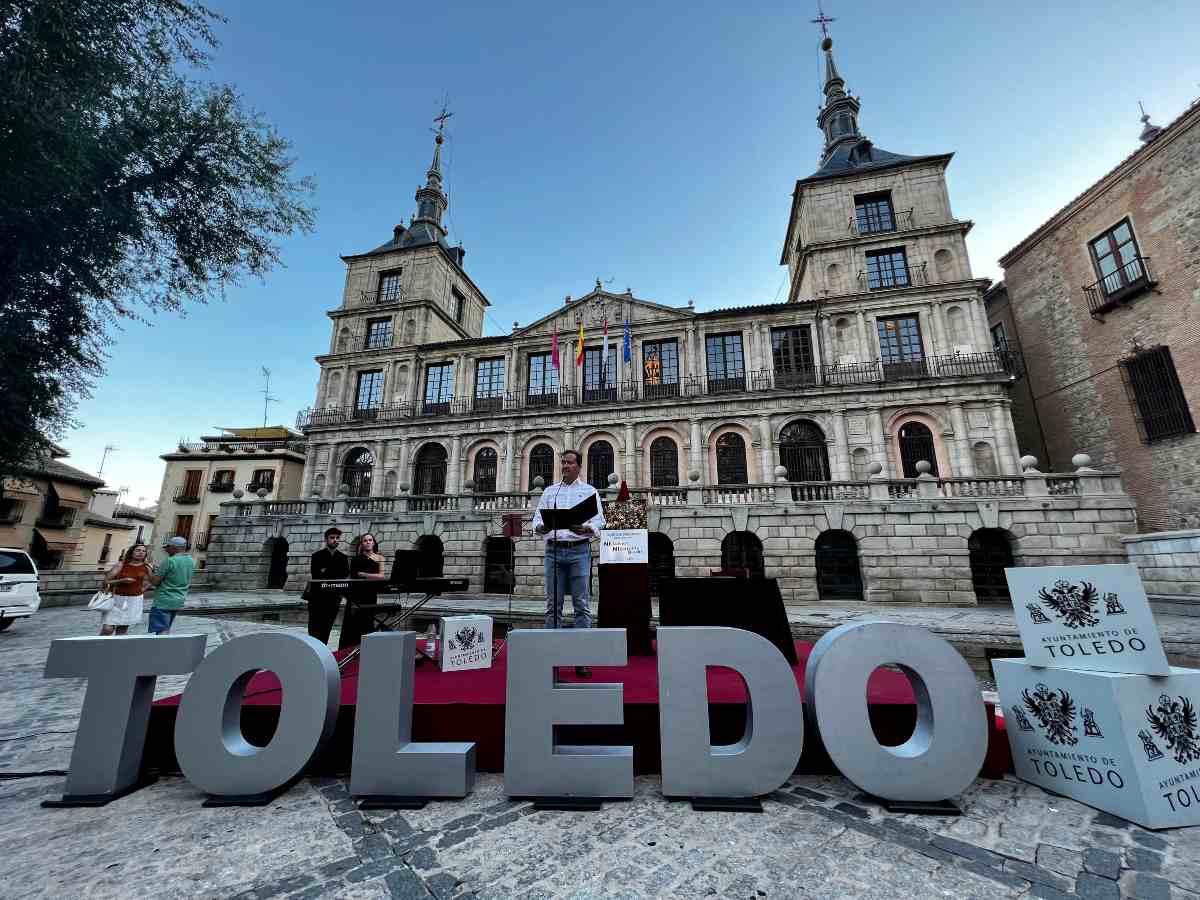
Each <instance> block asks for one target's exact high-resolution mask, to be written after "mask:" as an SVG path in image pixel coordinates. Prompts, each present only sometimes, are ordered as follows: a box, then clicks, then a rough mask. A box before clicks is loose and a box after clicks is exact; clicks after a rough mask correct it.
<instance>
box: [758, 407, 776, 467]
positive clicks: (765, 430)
mask: <svg viewBox="0 0 1200 900" xmlns="http://www.w3.org/2000/svg"><path fill="white" fill-rule="evenodd" d="M758 442H759V444H761V445H762V446H761V447H760V449H759V459H760V460H761V463H760V469H759V475H758V480H759V481H761V482H763V483H764V484H774V483H775V450H774V446H775V445H774V441H772V440H771V417H770V416H768V415H760V416H759V417H758Z"/></svg>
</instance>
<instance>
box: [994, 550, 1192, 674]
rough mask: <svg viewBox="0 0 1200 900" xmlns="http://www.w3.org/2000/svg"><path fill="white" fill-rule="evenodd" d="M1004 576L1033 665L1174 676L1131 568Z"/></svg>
mask: <svg viewBox="0 0 1200 900" xmlns="http://www.w3.org/2000/svg"><path fill="white" fill-rule="evenodd" d="M1004 574H1005V577H1006V578H1007V579H1008V589H1009V592H1010V593H1011V594H1012V600H1013V614H1014V615H1015V617H1016V620H1017V627H1018V628H1019V629H1020V631H1021V643H1022V644H1023V645H1024V647H1025V657H1026V661H1027V662H1028V663H1029V664H1030V665H1033V666H1056V667H1063V668H1069V669H1085V670H1089V671H1102V672H1127V673H1132V674H1138V675H1166V674H1167V673H1168V672H1170V671H1171V667H1170V665H1169V664H1168V663H1167V656H1166V654H1165V653H1164V652H1163V648H1162V640H1161V639H1160V638H1159V636H1158V628H1156V627H1155V625H1154V616H1153V614H1152V613H1151V612H1150V602H1149V600H1147V599H1146V591H1145V589H1144V588H1143V587H1142V580H1141V578H1139V577H1138V572H1137V569H1136V568H1135V567H1133V566H1128V565H1122V566H1036V567H1022V568H1014V569H1005V570H1004Z"/></svg>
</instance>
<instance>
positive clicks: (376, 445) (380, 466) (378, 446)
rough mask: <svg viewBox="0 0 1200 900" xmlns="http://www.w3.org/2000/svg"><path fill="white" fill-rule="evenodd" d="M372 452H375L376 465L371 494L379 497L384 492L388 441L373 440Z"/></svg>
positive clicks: (372, 474) (372, 476)
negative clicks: (385, 455)
mask: <svg viewBox="0 0 1200 900" xmlns="http://www.w3.org/2000/svg"><path fill="white" fill-rule="evenodd" d="M372 444H373V447H372V450H371V452H372V453H374V454H375V466H374V467H373V468H372V470H371V496H372V497H379V496H381V495H382V494H383V477H384V471H385V466H384V462H385V460H384V453H386V452H387V441H382V440H380V441H373V442H372Z"/></svg>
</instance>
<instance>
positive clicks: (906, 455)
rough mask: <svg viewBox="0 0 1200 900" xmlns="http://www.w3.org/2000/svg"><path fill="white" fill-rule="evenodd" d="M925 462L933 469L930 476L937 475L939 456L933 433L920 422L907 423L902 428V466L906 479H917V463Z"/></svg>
mask: <svg viewBox="0 0 1200 900" xmlns="http://www.w3.org/2000/svg"><path fill="white" fill-rule="evenodd" d="M921 460H925V461H926V462H927V463H929V465H930V466H931V467H932V468H930V470H929V474H930V475H937V473H938V464H937V454H936V453H935V452H934V449H933V432H932V431H930V430H929V429H928V428H927V427H926V426H925V425H922V424H921V423H920V422H905V423H904V424H903V425H901V426H900V465H901V467H902V468H903V469H904V477H905V478H916V477H917V474H918V473H917V463H919V462H920V461H921Z"/></svg>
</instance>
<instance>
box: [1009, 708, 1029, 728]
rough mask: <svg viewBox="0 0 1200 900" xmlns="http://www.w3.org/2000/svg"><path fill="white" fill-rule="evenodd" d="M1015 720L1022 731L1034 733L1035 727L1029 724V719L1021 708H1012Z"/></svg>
mask: <svg viewBox="0 0 1200 900" xmlns="http://www.w3.org/2000/svg"><path fill="white" fill-rule="evenodd" d="M1012 714H1013V719H1014V720H1015V721H1016V723H1017V727H1018V728H1020V729H1021V730H1022V731H1033V726H1032V725H1031V724H1029V717H1028V716H1026V715H1025V713H1023V712H1021V707H1019V706H1014V707H1013V708H1012Z"/></svg>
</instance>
